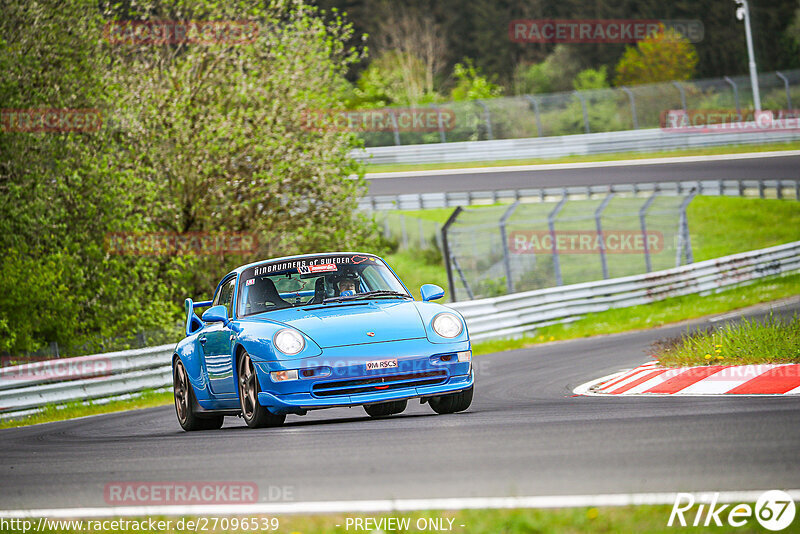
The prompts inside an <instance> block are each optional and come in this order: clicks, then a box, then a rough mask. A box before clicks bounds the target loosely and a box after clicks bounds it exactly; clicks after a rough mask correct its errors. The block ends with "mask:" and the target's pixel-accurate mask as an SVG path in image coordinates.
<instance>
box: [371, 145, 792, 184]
mask: <svg viewBox="0 0 800 534" xmlns="http://www.w3.org/2000/svg"><path fill="white" fill-rule="evenodd" d="M790 156H800V150H776V151H772V152H747V153H743V154H716V155H713V156H675V157H666V158H646V159H627V160H617V161H585V162H580V163H547V164H541V165H536V164H534V165H507V166H500V167H470V168H464V169H431V170H424V171H394V172H368V173H366V174H365V175H364V178H366V179H367V180H379V179H381V178H412V177H418V176H448V175H453V174H485V173H492V172H528V171H557V170H568V169H594V168H600V167H634V166H640V165H670V164H674V163H702V162H709V161H729V160H742V159H760V158H776V157H777V158H779V157H790Z"/></svg>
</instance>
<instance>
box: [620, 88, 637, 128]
mask: <svg viewBox="0 0 800 534" xmlns="http://www.w3.org/2000/svg"><path fill="white" fill-rule="evenodd" d="M620 89H622V90H623V91H625V93H626V94H627V95H628V100H630V103H631V117H633V129H634V130H638V129H639V118H638V117H637V116H636V98H635V97H634V96H633V91H631V90H630V89H628V88H627V87H625V86H624V85H623V86H622V87H620Z"/></svg>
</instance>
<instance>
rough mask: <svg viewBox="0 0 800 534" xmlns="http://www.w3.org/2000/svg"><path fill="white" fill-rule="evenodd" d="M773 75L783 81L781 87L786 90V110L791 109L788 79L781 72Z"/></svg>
mask: <svg viewBox="0 0 800 534" xmlns="http://www.w3.org/2000/svg"><path fill="white" fill-rule="evenodd" d="M775 75H776V76H778V78H780V79H781V80H783V87H784V88H785V89H786V109H787V110H790V109H792V93H791V92H790V90H789V79H788V78H787V77H786V76H784V75H783V73H781V72H775Z"/></svg>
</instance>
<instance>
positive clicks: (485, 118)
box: [475, 100, 494, 141]
mask: <svg viewBox="0 0 800 534" xmlns="http://www.w3.org/2000/svg"><path fill="white" fill-rule="evenodd" d="M475 103H477V104H478V105H479V106H480V107H482V108H483V122H484V124H486V137H487V138H488V139H489V141H491V140H493V139H494V135H493V134H492V114H491V113H489V106H487V105H486V104H485V103H484V102H483V101H482V100H476V101H475Z"/></svg>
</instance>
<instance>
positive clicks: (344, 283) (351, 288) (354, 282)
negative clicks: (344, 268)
mask: <svg viewBox="0 0 800 534" xmlns="http://www.w3.org/2000/svg"><path fill="white" fill-rule="evenodd" d="M358 282H359V280H358V275H357V274H356V273H347V274H346V275H344V276H343V277H341V278H339V280H338V281H337V284H336V288H337V289H338V290H339V296H340V297H352V296H353V295H355V294H356V293H357V292H358V291H357V290H356V288H357V287H358V285H359V284H358Z"/></svg>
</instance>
